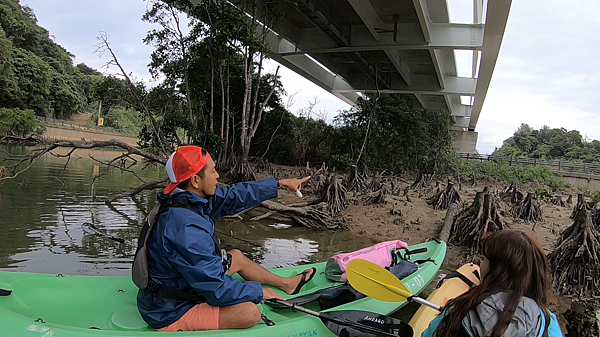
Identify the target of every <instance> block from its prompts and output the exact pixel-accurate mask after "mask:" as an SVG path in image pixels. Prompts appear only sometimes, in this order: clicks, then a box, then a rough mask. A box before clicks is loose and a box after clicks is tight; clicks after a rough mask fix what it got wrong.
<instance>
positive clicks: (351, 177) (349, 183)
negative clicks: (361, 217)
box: [344, 165, 366, 192]
mask: <svg viewBox="0 0 600 337" xmlns="http://www.w3.org/2000/svg"><path fill="white" fill-rule="evenodd" d="M344 186H346V189H347V190H348V191H354V192H358V191H362V190H363V189H364V188H365V186H366V183H365V178H363V176H362V175H361V174H360V173H359V172H358V167H357V166H356V165H352V166H351V167H350V174H348V177H347V178H346V180H345V181H344Z"/></svg>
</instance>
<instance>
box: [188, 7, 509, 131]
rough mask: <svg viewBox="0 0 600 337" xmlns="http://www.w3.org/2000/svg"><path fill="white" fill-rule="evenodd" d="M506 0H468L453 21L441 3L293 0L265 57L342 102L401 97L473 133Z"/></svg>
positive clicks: (492, 64)
mask: <svg viewBox="0 0 600 337" xmlns="http://www.w3.org/2000/svg"><path fill="white" fill-rule="evenodd" d="M191 1H192V3H194V4H198V3H201V2H202V1H204V0H191ZM259 1H266V0H259ZM511 2H512V0H494V1H490V0H485V2H484V0H474V8H473V12H474V17H473V22H474V23H471V24H458V23H450V22H449V21H450V20H449V14H448V8H447V2H446V0H394V1H389V0H296V1H295V5H286V6H285V7H284V9H283V14H284V16H285V20H284V21H283V23H282V24H278V25H277V26H275V27H274V31H269V32H268V34H267V41H268V42H269V45H270V46H271V54H270V57H271V58H273V59H274V60H275V61H277V62H279V63H281V64H282V65H284V66H286V67H288V68H290V69H291V70H293V71H295V72H297V73H298V74H300V75H301V76H303V77H305V78H307V79H308V80H310V81H311V82H313V83H315V84H316V85H318V86H320V87H321V88H323V89H325V90H327V91H328V92H330V93H332V94H333V95H335V96H336V97H338V98H340V99H341V100H343V101H344V102H346V103H349V104H354V102H356V100H357V99H358V97H360V95H361V93H365V92H373V91H379V92H380V93H383V94H390V95H394V94H404V95H409V96H410V97H413V102H414V104H415V107H416V108H426V109H443V110H446V111H448V112H449V113H450V115H451V116H452V120H453V122H454V125H453V128H454V129H456V130H470V131H474V129H475V127H476V124H477V120H478V118H479V114H480V112H481V108H482V106H483V101H484V99H485V95H486V94H487V90H488V86H489V84H490V81H491V76H492V73H493V69H494V67H495V63H496V59H497V57H498V52H499V49H500V45H501V42H502V38H503V35H504V29H505V26H506V22H507V20H508V13H509V10H510V6H511ZM256 17H257V19H258V20H259V21H262V22H264V21H265V18H264V15H263V13H262V12H261V11H258V13H257V16H256ZM259 30H260V32H261V33H262V32H263V31H262V29H260V28H259ZM455 50H471V51H474V53H473V69H472V74H473V76H472V77H470V78H465V77H458V76H457V69H456V60H455V54H454V51H455ZM461 96H467V97H471V99H470V102H471V104H472V105H471V104H469V105H467V104H462V100H461Z"/></svg>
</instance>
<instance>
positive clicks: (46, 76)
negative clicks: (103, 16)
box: [0, 0, 93, 118]
mask: <svg viewBox="0 0 600 337" xmlns="http://www.w3.org/2000/svg"><path fill="white" fill-rule="evenodd" d="M73 56H74V55H72V54H70V53H69V52H67V51H66V50H65V49H64V48H63V47H61V46H60V45H58V44H57V43H55V42H54V41H52V39H51V38H50V36H49V33H48V31H47V30H46V29H44V28H42V27H40V26H38V25H37V19H36V17H35V14H34V12H33V10H32V9H31V8H30V7H28V6H22V5H20V3H19V1H18V0H0V107H2V108H19V109H32V110H34V111H35V114H36V115H38V116H48V117H54V118H69V117H70V116H71V115H72V114H73V113H75V112H77V111H79V110H81V109H83V108H84V106H85V105H86V104H87V102H88V98H87V97H86V92H85V91H84V90H83V88H84V87H85V83H86V82H89V81H91V79H90V78H89V77H90V76H93V75H89V73H88V74H86V73H84V72H82V71H81V70H80V69H81V68H80V67H74V66H73V63H72V57H73Z"/></svg>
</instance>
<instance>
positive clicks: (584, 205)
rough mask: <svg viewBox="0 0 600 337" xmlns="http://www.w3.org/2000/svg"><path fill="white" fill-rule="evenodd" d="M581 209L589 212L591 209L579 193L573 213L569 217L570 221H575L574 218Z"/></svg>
mask: <svg viewBox="0 0 600 337" xmlns="http://www.w3.org/2000/svg"><path fill="white" fill-rule="evenodd" d="M582 209H585V210H588V211H589V210H591V209H592V208H591V207H590V206H589V205H588V204H587V203H586V202H585V198H584V197H583V193H579V194H577V204H575V207H573V212H572V213H571V215H570V216H569V217H570V218H571V219H575V216H577V213H578V212H579V211H580V210H582Z"/></svg>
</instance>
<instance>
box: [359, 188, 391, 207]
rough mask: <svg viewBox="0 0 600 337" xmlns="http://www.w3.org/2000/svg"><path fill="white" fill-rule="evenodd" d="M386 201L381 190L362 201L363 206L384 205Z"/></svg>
mask: <svg viewBox="0 0 600 337" xmlns="http://www.w3.org/2000/svg"><path fill="white" fill-rule="evenodd" d="M386 203H387V201H386V200H385V193H384V192H383V190H382V189H381V190H379V191H377V192H374V193H371V194H370V195H368V196H367V197H366V199H365V201H364V204H365V205H374V204H377V205H384V204H386Z"/></svg>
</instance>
